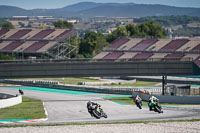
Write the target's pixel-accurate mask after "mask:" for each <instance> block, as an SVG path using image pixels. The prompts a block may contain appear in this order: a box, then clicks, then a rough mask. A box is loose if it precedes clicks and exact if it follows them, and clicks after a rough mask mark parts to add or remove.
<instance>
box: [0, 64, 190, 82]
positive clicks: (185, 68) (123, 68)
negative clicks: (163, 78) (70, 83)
mask: <svg viewBox="0 0 200 133" xmlns="http://www.w3.org/2000/svg"><path fill="white" fill-rule="evenodd" d="M134 75H135V76H137V75H138V76H142V75H143V76H157V75H159V76H160V75H193V66H192V61H161V62H160V61H147V62H146V61H130V62H125V61H124V62H114V61H113V62H111V61H108V62H90V61H85V62H65V63H55V62H54V63H30V64H26V63H19V64H17V63H16V64H12V63H11V64H6V63H5V64H4V63H3V64H0V78H34V77H88V76H93V77H101V76H134Z"/></svg>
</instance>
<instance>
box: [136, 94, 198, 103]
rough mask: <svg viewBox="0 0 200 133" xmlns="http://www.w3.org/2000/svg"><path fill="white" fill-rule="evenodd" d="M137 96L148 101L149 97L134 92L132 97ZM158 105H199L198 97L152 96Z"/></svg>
mask: <svg viewBox="0 0 200 133" xmlns="http://www.w3.org/2000/svg"><path fill="white" fill-rule="evenodd" d="M136 95H139V96H140V97H141V98H142V100H144V101H148V99H149V97H150V96H151V95H149V94H143V93H141V92H134V93H133V96H136ZM154 96H155V97H157V98H158V99H159V101H160V103H176V104H200V96H170V95H164V96H163V95H154Z"/></svg>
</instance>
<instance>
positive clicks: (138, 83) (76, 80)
mask: <svg viewBox="0 0 200 133" xmlns="http://www.w3.org/2000/svg"><path fill="white" fill-rule="evenodd" d="M15 80H48V81H58V82H60V83H62V84H73V85H78V83H79V82H105V81H106V80H99V79H93V78H87V77H85V78H72V77H70V78H64V81H63V79H62V78H35V79H15ZM156 84H158V82H144V81H136V83H127V84H114V83H113V84H111V85H104V86H122V87H123V86H133V87H134V86H155V85H156Z"/></svg>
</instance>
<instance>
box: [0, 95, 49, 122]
mask: <svg viewBox="0 0 200 133" xmlns="http://www.w3.org/2000/svg"><path fill="white" fill-rule="evenodd" d="M40 118H46V115H45V112H44V108H43V103H42V101H40V100H36V99H32V98H27V97H23V102H22V103H21V104H18V105H15V106H12V107H8V108H3V109H0V120H2V119H40Z"/></svg>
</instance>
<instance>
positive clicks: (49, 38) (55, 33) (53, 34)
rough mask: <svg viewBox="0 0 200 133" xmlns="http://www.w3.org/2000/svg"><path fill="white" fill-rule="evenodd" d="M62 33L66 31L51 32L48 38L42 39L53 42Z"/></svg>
mask: <svg viewBox="0 0 200 133" xmlns="http://www.w3.org/2000/svg"><path fill="white" fill-rule="evenodd" d="M64 31H66V29H56V30H55V31H54V32H52V33H51V34H49V35H48V36H46V37H45V38H44V40H53V39H55V38H56V37H57V36H58V35H60V34H61V33H63V32H64Z"/></svg>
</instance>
